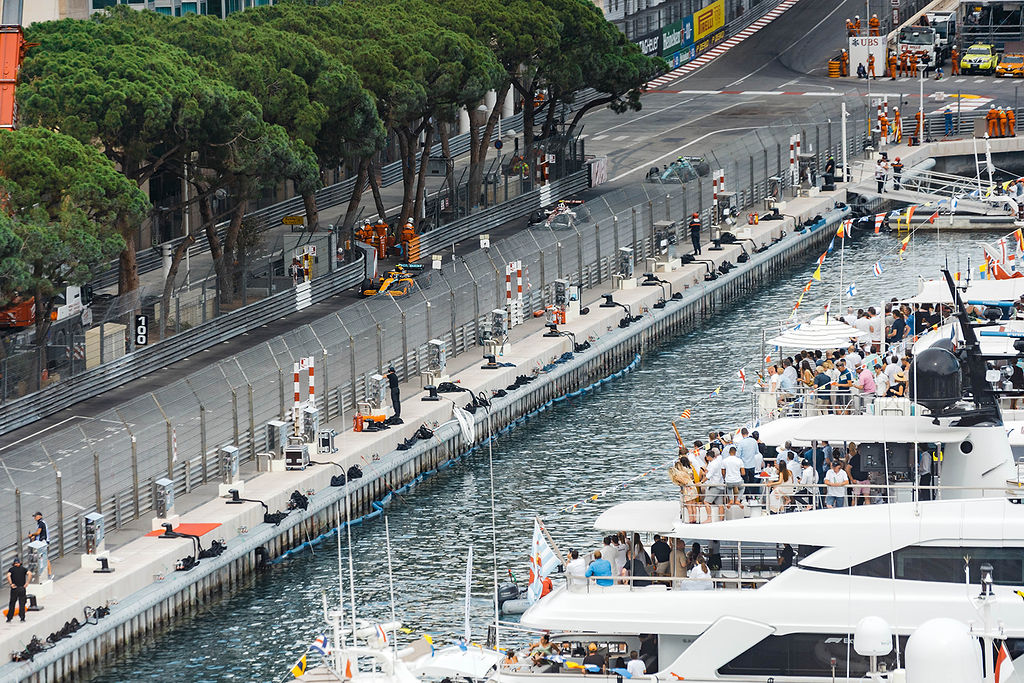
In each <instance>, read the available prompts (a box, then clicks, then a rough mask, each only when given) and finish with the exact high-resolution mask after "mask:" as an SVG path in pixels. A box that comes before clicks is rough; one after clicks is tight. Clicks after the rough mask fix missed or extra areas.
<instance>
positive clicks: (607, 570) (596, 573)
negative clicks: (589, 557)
mask: <svg viewBox="0 0 1024 683" xmlns="http://www.w3.org/2000/svg"><path fill="white" fill-rule="evenodd" d="M611 575H612V563H611V562H609V561H608V560H606V559H604V558H603V557H601V551H600V550H595V551H594V561H593V562H591V563H590V566H589V567H587V572H586V574H584V576H586V577H587V578H590V577H592V576H593V577H594V578H595V581H594V583H596V584H597V585H598V586H610V585H612V579H611Z"/></svg>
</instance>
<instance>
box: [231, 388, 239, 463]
mask: <svg viewBox="0 0 1024 683" xmlns="http://www.w3.org/2000/svg"><path fill="white" fill-rule="evenodd" d="M231 435H232V439H233V440H232V443H233V444H234V446H235V447H236V448H237V447H238V390H236V389H235V388H234V387H231Z"/></svg>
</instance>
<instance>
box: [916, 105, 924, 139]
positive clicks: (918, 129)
mask: <svg viewBox="0 0 1024 683" xmlns="http://www.w3.org/2000/svg"><path fill="white" fill-rule="evenodd" d="M914 120H915V121H917V125H915V126H914V138H915V139H916V140H917V144H919V145H920V144H921V132H922V131H923V130H924V120H923V119H922V117H921V110H920V109H918V110H917V111H916V112H914Z"/></svg>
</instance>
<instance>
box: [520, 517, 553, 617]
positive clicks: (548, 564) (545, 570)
mask: <svg viewBox="0 0 1024 683" xmlns="http://www.w3.org/2000/svg"><path fill="white" fill-rule="evenodd" d="M556 567H558V556H557V555H555V551H553V550H552V549H551V546H550V545H548V539H547V538H545V537H544V533H543V532H542V531H541V526H540V520H536V519H535V520H533V545H532V547H531V548H530V586H529V588H528V589H527V591H526V595H527V598H528V599H529V600H530V604H533V603H534V602H536V601H537V600H538V599H539V598H540V594H541V592H542V591H543V590H544V584H543V580H544V578H546V577H547V576H549V575H550V574H551V572H553V571H554V570H555V568H556Z"/></svg>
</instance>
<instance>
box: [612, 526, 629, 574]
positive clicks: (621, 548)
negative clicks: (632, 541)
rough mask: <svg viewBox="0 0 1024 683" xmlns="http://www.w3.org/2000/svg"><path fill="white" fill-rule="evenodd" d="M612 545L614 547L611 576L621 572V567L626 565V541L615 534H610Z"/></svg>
mask: <svg viewBox="0 0 1024 683" xmlns="http://www.w3.org/2000/svg"><path fill="white" fill-rule="evenodd" d="M612 547H613V548H615V560H614V561H613V562H612V576H618V575H619V574H621V573H622V568H623V567H625V566H626V559H627V558H626V543H625V542H624V541H623V540H622V539H621V538H619V536H618V535H617V534H616V535H612Z"/></svg>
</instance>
